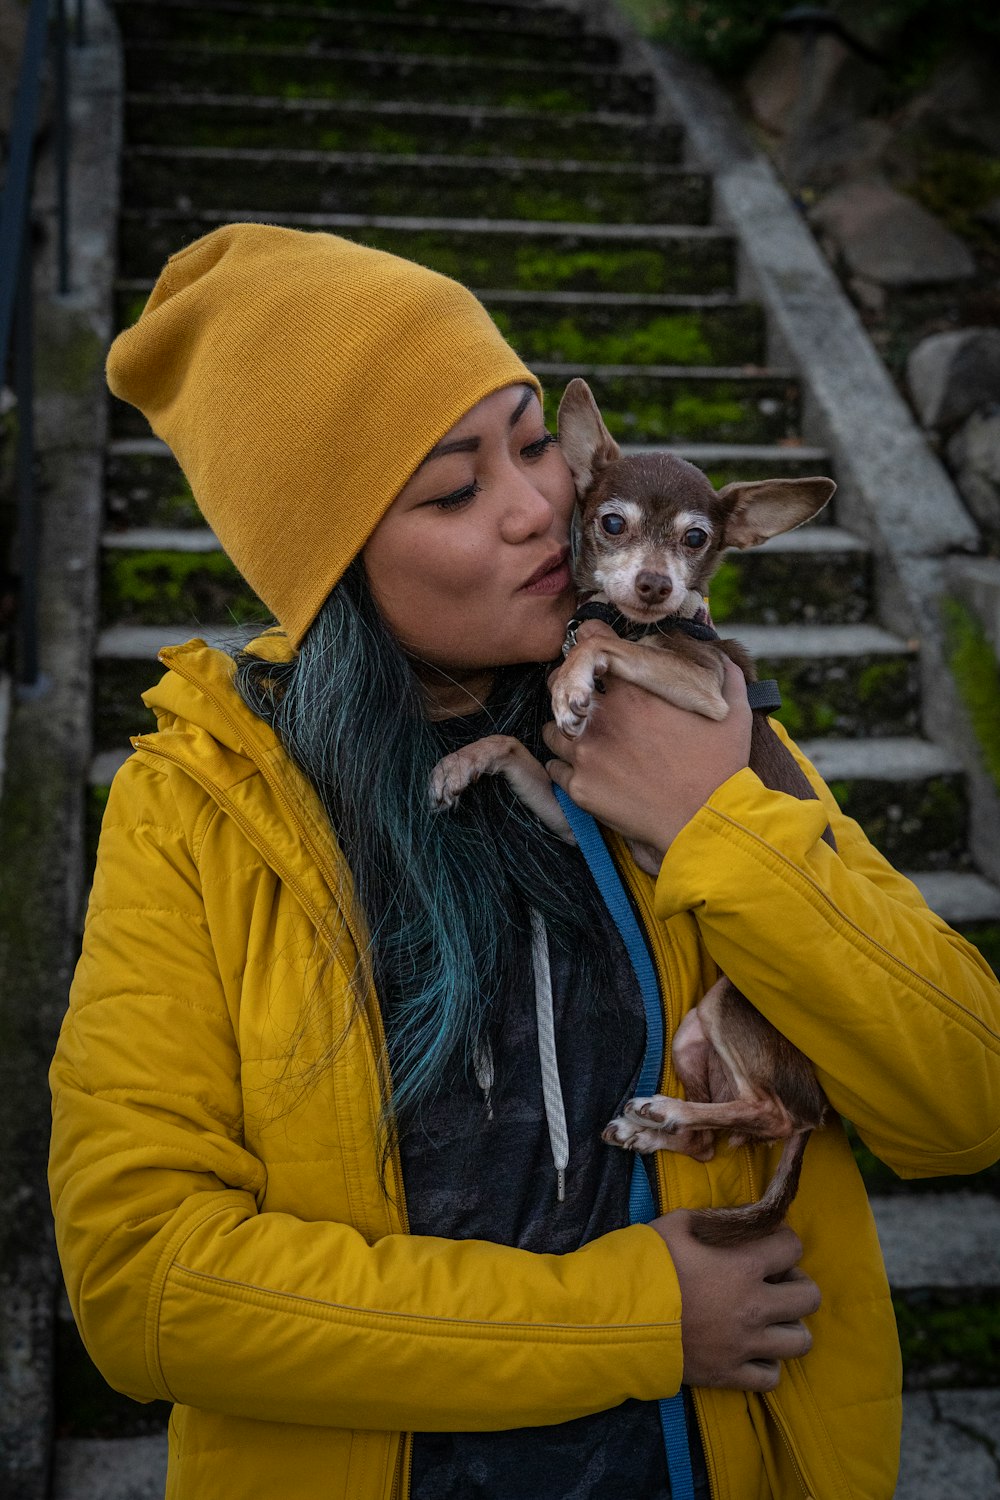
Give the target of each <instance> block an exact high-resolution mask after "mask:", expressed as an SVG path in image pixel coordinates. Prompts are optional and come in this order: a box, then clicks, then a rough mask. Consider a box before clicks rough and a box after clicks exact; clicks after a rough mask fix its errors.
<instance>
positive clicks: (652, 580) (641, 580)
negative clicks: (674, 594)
mask: <svg viewBox="0 0 1000 1500" xmlns="http://www.w3.org/2000/svg"><path fill="white" fill-rule="evenodd" d="M670 588H671V583H670V579H669V578H668V577H667V575H666V574H665V573H652V572H650V571H649V570H648V569H647V568H644V569H643V571H642V572H641V573H637V574H636V577H635V591H636V593H637V594H638V595H639V598H640V599H641V600H642V602H643V603H644V604H660V603H661V602H662V601H663V600H664V599H665V598H666V597H667V595H668V594H669V593H670Z"/></svg>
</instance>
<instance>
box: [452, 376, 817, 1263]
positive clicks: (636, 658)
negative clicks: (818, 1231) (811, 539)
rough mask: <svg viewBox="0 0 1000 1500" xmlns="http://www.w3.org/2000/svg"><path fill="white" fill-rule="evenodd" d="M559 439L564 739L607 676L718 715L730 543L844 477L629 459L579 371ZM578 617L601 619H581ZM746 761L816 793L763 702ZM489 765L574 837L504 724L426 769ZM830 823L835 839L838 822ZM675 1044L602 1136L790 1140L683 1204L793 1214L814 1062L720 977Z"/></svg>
mask: <svg viewBox="0 0 1000 1500" xmlns="http://www.w3.org/2000/svg"><path fill="white" fill-rule="evenodd" d="M559 443H560V446H561V448H562V451H563V453H564V455H565V457H566V460H567V462H568V464H569V466H570V469H571V471H572V473H573V478H574V481H575V483H576V490H577V498H578V511H577V517H576V521H575V547H574V554H575V557H574V578H575V582H576V585H577V589H578V591H579V594H580V597H581V604H582V607H581V609H580V611H579V612H578V615H577V618H576V619H574V620H573V621H572V622H571V624H570V629H569V633H568V636H567V644H566V647H565V648H564V655H565V658H566V659H565V661H564V663H563V665H562V666H561V667H559V668H558V670H557V671H556V672H555V674H554V676H553V677H552V679H551V681H550V689H551V693H552V710H553V717H554V718H555V720H556V723H557V724H558V726H559V728H560V729H561V730H562V731H563V733H564V734H566V735H568V736H569V737H570V738H575V737H577V736H578V735H580V734H582V733H583V732H584V731H585V729H586V725H587V722H588V719H589V718H590V715H591V713H592V711H593V706H594V697H595V693H598V692H599V691H600V689H601V685H602V682H603V679H604V678H606V677H607V676H608V675H615V676H618V677H621V678H623V679H625V680H626V681H629V682H634V683H636V684H638V685H639V686H641V687H644V688H646V689H647V690H648V691H649V692H651V693H655V694H656V695H657V696H658V697H661V698H665V699H666V700H667V701H669V702H671V703H674V704H676V705H677V706H678V707H681V708H685V709H689V710H692V711H694V712H696V713H701V714H705V715H707V716H708V717H710V718H714V719H722V718H724V717H725V716H726V714H727V712H728V705H727V704H726V701H725V698H724V697H723V694H722V685H723V681H724V676H725V666H724V657H726V656H728V657H729V658H730V660H732V661H733V662H735V663H736V665H737V666H738V667H739V668H740V669H741V671H742V672H743V674H744V676H745V677H746V679H747V681H748V683H750V682H754V681H755V679H756V674H755V671H754V668H753V663H752V661H751V659H750V657H749V656H748V654H747V653H746V651H745V650H744V649H743V648H742V647H741V646H740V645H739V643H738V642H736V641H732V640H727V641H721V640H719V639H718V637H716V636H715V633H714V631H713V630H712V629H711V626H710V625H709V622H708V615H707V610H706V607H705V600H704V595H705V593H706V592H707V587H708V583H709V580H710V579H711V577H712V574H713V573H714V571H715V569H716V567H717V566H718V564H719V562H720V560H721V555H722V552H723V550H724V549H725V548H727V547H739V548H744V547H752V546H755V545H757V544H758V543H760V542H763V541H766V540H767V539H768V538H769V537H772V536H777V535H778V534H779V533H781V532H784V531H790V530H792V529H793V528H794V527H796V526H800V525H801V524H802V523H803V522H804V521H807V520H810V519H811V518H812V517H813V516H814V515H816V514H817V513H818V512H819V511H820V510H822V508H823V506H824V505H825V504H826V503H827V501H828V500H829V498H830V496H831V495H832V494H833V491H834V489H835V488H836V486H835V485H834V483H833V481H832V480H830V479H821V478H814V479H765V480H761V481H758V482H756V483H746V484H739V483H736V484H729V485H726V486H725V488H724V489H721V490H718V491H716V490H714V489H713V488H712V486H711V484H710V483H709V481H708V479H707V478H706V476H705V475H704V474H703V473H702V472H701V470H700V469H697V468H695V466H694V465H693V464H689V463H687V462H685V461H684V460H683V459H681V458H678V457H677V456H676V455H675V454H671V453H653V454H649V455H641V456H636V457H630V458H623V457H622V456H621V451H620V449H619V447H618V445H617V443H616V442H615V440H614V438H613V437H612V436H611V434H610V433H609V432H608V430H607V428H606V427H605V425H604V422H603V420H602V418H601V414H600V412H599V410H598V408H597V404H596V402H595V401H594V397H593V395H592V393H591V391H590V388H589V387H588V386H587V384H586V382H585V381H583V380H573V381H571V382H570V384H569V385H568V386H567V388H566V392H565V394H564V396H563V399H562V401H561V403H560V406H559ZM581 615H582V616H583V617H584V618H587V619H590V618H594V619H598V620H602V621H604V626H603V627H602V626H591V627H588V626H586V625H583V624H581ZM609 624H610V625H611V626H612V628H613V630H614V631H615V634H612V632H611V630H609V629H607V628H606V626H607V625H609ZM578 628H579V629H580V630H581V637H580V639H579V640H578V639H577V634H576V632H577V629H578ZM623 637H624V638H623ZM749 763H750V767H751V769H752V770H753V771H754V772H756V774H757V775H758V776H759V777H760V779H761V781H763V782H764V784H765V785H766V786H768V787H770V788H772V789H773V790H774V791H781V792H787V793H789V794H790V795H792V796H795V797H799V798H813V797H814V796H815V793H814V792H813V790H812V787H811V786H810V785H809V782H808V781H807V779H806V777H805V776H804V775H803V773H802V772H801V770H800V769H799V767H798V765H797V764H796V762H795V760H794V758H793V757H792V755H791V754H790V753H789V751H788V750H787V749H786V748H785V747H784V745H783V744H782V743H781V741H780V740H779V739H778V737H777V735H776V734H775V733H774V730H773V729H772V728H771V726H770V724H769V722H768V719H767V715H766V712H765V711H764V710H763V709H755V710H754V713H753V728H752V734H751V744H750V762H749ZM483 775H503V776H505V777H506V778H507V780H508V781H509V783H510V785H511V787H512V788H513V790H514V791H515V793H516V794H517V795H518V796H519V797H520V798H521V799H522V801H524V802H525V803H526V804H527V805H528V806H529V807H530V808H531V809H532V810H533V811H534V812H535V813H536V814H537V816H538V817H539V818H540V819H541V820H542V822H543V823H545V824H546V825H547V826H548V827H549V828H551V829H552V830H553V831H554V832H556V833H558V834H559V835H560V837H562V838H565V839H567V840H568V841H569V842H573V835H572V833H571V832H570V830H569V827H568V824H567V822H566V819H565V817H564V815H563V813H562V810H561V808H560V807H559V804H558V802H557V801H556V798H555V795H554V793H553V791H552V784H551V782H550V781H549V778H548V776H547V775H546V773H545V771H544V769H543V767H542V766H541V765H540V764H539V763H538V761H537V760H535V758H534V756H532V755H531V754H530V752H529V751H528V750H527V749H526V747H525V746H524V745H522V744H520V742H519V741H517V740H515V739H512V738H510V737H509V736H505V735H490V736H489V737H488V738H486V739H483V740H478V741H476V742H475V744H472V745H468V746H466V747H464V748H463V749H461V750H457V751H455V752H454V753H452V754H451V755H448V756H446V757H445V758H444V759H443V760H442V761H440V762H439V764H438V765H437V766H436V767H435V770H434V773H433V776H432V784H431V793H432V797H433V798H434V801H435V803H436V805H437V806H438V807H441V808H446V807H451V806H453V805H454V803H455V801H456V800H457V798H458V797H459V796H460V795H461V793H462V791H463V790H464V789H465V787H467V786H468V785H469V784H470V783H471V782H473V781H475V780H478V778H479V777H480V776H483ZM824 837H825V838H826V839H827V842H828V843H830V844H831V845H833V847H836V845H835V844H834V840H833V834H832V832H831V831H830V829H827V831H826V833H825V835H824ZM631 847H632V852H633V854H634V856H635V859H636V861H637V863H638V864H639V865H640V866H641V867H642V868H643V869H645V870H646V871H647V872H648V873H650V874H653V875H656V874H658V873H659V859H658V858H657V856H656V853H655V851H653V850H651V849H648V848H645V847H644V846H642V845H637V844H633V845H632V846H631ZM672 1052H673V1059H674V1065H675V1070H676V1073H677V1077H678V1079H679V1080H680V1082H681V1084H682V1085H683V1087H684V1092H685V1098H684V1099H674V1098H667V1097H665V1096H663V1095H655V1096H654V1097H652V1098H649V1099H632V1100H630V1101H629V1102H628V1103H627V1104H626V1105H625V1106H624V1108H623V1110H622V1113H621V1115H620V1116H619V1117H618V1118H616V1119H614V1120H612V1121H611V1123H610V1124H609V1125H608V1126H607V1127H606V1129H605V1131H604V1133H603V1134H604V1139H605V1140H606V1141H607V1142H608V1143H609V1144H612V1145H617V1146H623V1147H625V1148H626V1149H628V1150H631V1151H639V1152H644V1153H645V1152H650V1151H657V1150H664V1149H666V1150H672V1151H680V1152H683V1153H684V1154H686V1155H689V1156H692V1157H694V1158H695V1159H697V1160H699V1161H708V1160H709V1159H710V1158H711V1157H712V1155H713V1153H714V1149H715V1148H714V1136H715V1135H716V1134H717V1133H719V1132H723V1131H726V1132H729V1136H730V1144H732V1145H738V1144H741V1143H742V1142H744V1141H748V1140H758V1141H776V1140H783V1141H784V1142H785V1145H784V1149H783V1150H782V1153H781V1158H780V1160H779V1162H778V1166H777V1170H776V1172H775V1175H774V1177H773V1178H772V1181H771V1183H770V1185H769V1186H768V1188H767V1191H766V1192H765V1194H764V1196H763V1197H762V1198H761V1199H760V1201H759V1202H757V1203H748V1204H744V1205H742V1206H741V1207H738V1208H720V1209H701V1210H698V1211H697V1212H695V1213H694V1214H692V1216H691V1218H692V1231H693V1233H694V1234H695V1235H696V1237H697V1238H698V1239H700V1240H701V1241H702V1242H703V1243H705V1244H710V1245H737V1244H742V1243H745V1242H746V1241H749V1240H753V1239H758V1238H761V1237H762V1236H763V1235H766V1234H769V1233H770V1232H771V1231H772V1230H773V1229H775V1228H776V1227H777V1226H778V1225H779V1224H780V1223H781V1221H782V1220H783V1219H784V1217H785V1214H786V1212H787V1210H788V1207H789V1205H790V1204H791V1202H792V1199H793V1198H794V1196H795V1192H796V1189H797V1187H798V1180H799V1172H800V1170H801V1165H802V1157H803V1153H804V1151H805V1148H806V1144H807V1142H808V1139H809V1136H810V1134H811V1132H812V1131H813V1130H814V1129H815V1128H816V1127H817V1126H819V1125H821V1124H822V1123H823V1121H824V1119H825V1118H826V1115H827V1112H828V1109H829V1105H828V1104H827V1100H826V1096H825V1095H824V1093H823V1090H822V1089H821V1087H820V1085H819V1083H818V1081H817V1079H816V1076H815V1073H814V1072H813V1069H812V1065H811V1064H810V1063H809V1061H808V1060H807V1059H806V1058H805V1057H804V1056H803V1054H802V1053H801V1052H799V1051H798V1050H797V1048H795V1047H793V1046H792V1044H791V1043H790V1042H789V1041H788V1040H787V1039H786V1038H785V1037H783V1036H782V1035H781V1034H780V1032H778V1031H776V1030H775V1028H774V1027H773V1026H772V1025H771V1023H770V1022H769V1021H767V1020H765V1019H764V1017H763V1016H761V1015H760V1014H759V1012H758V1011H756V1010H755V1009H754V1008H753V1006H752V1005H751V1004H750V1002H749V1001H748V1000H747V999H746V997H745V996H744V995H742V994H741V993H740V991H739V990H738V989H737V988H736V987H735V985H733V984H731V983H730V982H729V980H727V979H725V978H723V979H721V980H719V982H718V983H716V984H715V985H713V987H712V989H711V990H710V991H709V992H708V994H707V995H706V996H705V997H704V999H703V1000H702V1001H701V1002H700V1003H699V1005H698V1006H697V1007H696V1008H695V1010H694V1011H692V1012H691V1013H690V1014H689V1015H688V1016H687V1017H686V1018H685V1020H684V1021H683V1022H682V1024H681V1026H680V1027H679V1028H678V1031H677V1035H676V1036H675V1038H674V1043H673V1049H672Z"/></svg>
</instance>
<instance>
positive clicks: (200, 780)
mask: <svg viewBox="0 0 1000 1500" xmlns="http://www.w3.org/2000/svg"><path fill="white" fill-rule="evenodd" d="M174 670H176V668H175V669H174ZM180 675H182V676H183V675H184V674H183V673H182V674H180ZM189 680H190V679H189ZM196 685H197V684H196ZM206 696H208V695H206ZM212 701H213V702H214V701H215V700H214V699H213V700H212ZM217 706H218V705H217ZM229 722H230V723H232V720H229ZM233 727H234V728H236V727H237V726H235V725H234V726H233ZM133 745H134V746H135V748H136V749H137V750H139V749H141V750H143V751H144V752H145V753H146V754H147V755H153V756H157V755H158V756H160V757H161V758H162V759H163V760H167V761H170V762H171V764H172V765H175V766H179V767H180V769H181V770H182V771H184V772H185V774H186V775H188V776H190V777H191V779H192V781H195V782H197V784H198V785H199V786H200V787H201V788H202V790H203V791H205V792H207V793H208V795H209V796H210V797H211V798H212V800H213V801H214V802H216V804H217V805H218V806H220V807H222V806H223V803H222V802H220V801H219V796H218V789H217V788H216V787H215V786H214V785H213V783H212V782H211V780H210V779H209V778H208V777H205V776H199V775H198V774H197V773H196V772H195V771H194V770H192V768H191V766H190V765H189V764H188V762H187V761H185V760H184V759H183V757H181V756H178V755H173V754H171V753H170V751H168V750H164V749H163V747H162V746H160V745H152V744H150V743H149V742H148V741H147V740H146V738H145V736H143V735H137V736H136V738H135V739H134V740H133ZM258 769H259V768H258ZM261 774H263V773H261ZM264 779H265V781H267V782H268V785H269V786H271V787H272V790H273V791H274V792H275V794H276V796H278V798H279V800H280V801H281V803H282V805H283V806H284V807H285V809H286V811H287V812H288V813H289V815H290V817H291V819H292V821H293V823H294V824H295V825H296V826H297V827H300V828H301V827H302V824H301V822H300V820H299V819H298V818H296V816H295V809H294V807H293V806H292V804H291V803H290V802H289V801H288V799H287V797H285V796H284V795H283V793H282V792H281V790H280V788H278V787H276V786H274V784H273V783H272V782H270V781H269V780H268V778H267V777H265V778H264ZM225 812H226V815H227V817H230V818H232V820H233V822H234V823H235V824H236V825H237V827H238V828H240V829H242V831H243V832H244V833H245V834H246V835H247V838H248V839H249V840H250V842H251V843H252V844H254V845H255V846H256V847H261V848H262V850H263V851H264V852H265V853H266V854H269V855H270V856H271V859H272V860H273V865H272V868H276V867H278V866H281V867H282V868H284V861H282V860H280V859H279V858H278V856H277V854H276V853H275V851H274V849H273V848H272V846H271V845H270V844H269V843H268V842H267V840H266V839H262V838H260V836H259V833H258V830H257V829H255V828H254V825H253V824H252V822H251V821H250V819H249V818H246V817H244V815H243V814H242V813H241V812H240V811H238V809H237V808H235V807H234V806H233V804H232V803H231V802H229V801H226V803H225ZM282 878H285V877H282ZM287 883H288V885H289V886H290V887H291V889H293V890H294V891H295V894H296V896H297V898H298V900H299V901H300V902H301V903H302V906H303V907H304V909H305V910H306V912H307V913H308V914H309V917H310V918H311V920H312V922H313V924H314V925H315V927H316V930H317V932H319V933H321V934H322V935H323V936H324V937H325V938H326V940H327V942H328V943H330V942H331V938H330V933H329V928H328V924H327V920H326V916H325V914H324V913H323V912H321V911H320V909H319V908H318V907H317V905H316V903H315V902H314V901H313V899H312V897H311V896H310V895H309V894H308V892H307V891H306V890H305V889H304V888H303V887H302V885H301V884H300V882H299V881H297V880H296V879H295V878H294V875H293V876H291V877H290V878H289V879H288V880H287ZM344 924H345V926H346V927H347V930H348V932H349V934H350V936H351V941H352V942H353V943H354V946H355V948H356V950H357V951H358V952H359V953H360V952H361V951H362V950H361V947H360V946H359V939H358V935H357V932H356V930H355V928H354V926H353V924H352V922H351V919H350V916H349V914H348V913H347V912H346V911H345V912H344ZM362 1013H363V1016H364V1022H365V1026H366V1028H367V1032H368V1042H369V1047H370V1049H371V1054H372V1061H373V1063H374V1064H375V1067H374V1072H375V1073H376V1075H378V1073H379V1066H378V1059H379V1057H380V1056H381V1055H382V1051H383V1049H382V1048H380V1046H379V1043H380V1042H381V1041H384V1037H383V1036H381V1035H380V1033H381V1029H382V1028H381V1017H379V1023H378V1031H376V1026H375V1021H374V1019H373V1014H377V1013H378V1003H377V1001H376V999H375V995H374V992H373V991H371V990H370V991H369V995H368V1001H367V1003H366V1004H365V1006H364V1007H363V1011H362ZM389 1160H390V1164H391V1166H392V1175H393V1182H394V1186H395V1190H396V1200H395V1201H396V1209H397V1212H398V1213H399V1216H400V1220H401V1222H402V1226H403V1232H404V1233H407V1232H408V1231H409V1224H408V1222H407V1216H406V1203H405V1199H404V1197H403V1168H402V1163H401V1161H400V1160H399V1152H398V1149H397V1148H396V1147H393V1149H392V1152H391V1154H390V1158H389Z"/></svg>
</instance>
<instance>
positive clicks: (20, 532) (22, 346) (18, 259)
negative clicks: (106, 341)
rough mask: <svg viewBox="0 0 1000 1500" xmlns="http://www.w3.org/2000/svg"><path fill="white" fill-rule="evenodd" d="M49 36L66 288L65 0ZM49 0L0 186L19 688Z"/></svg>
mask: <svg viewBox="0 0 1000 1500" xmlns="http://www.w3.org/2000/svg"><path fill="white" fill-rule="evenodd" d="M51 10H52V19H53V22H54V25H53V28H52V34H53V40H54V44H55V47H54V50H55V57H54V77H55V100H54V106H55V120H56V183H57V198H58V226H59V246H58V262H59V291H60V292H61V293H63V294H65V293H66V292H68V291H69V212H68V208H69V205H68V197H69V193H68V167H67V164H68V160H69V112H68V83H67V67H66V45H67V30H68V28H67V25H66V11H65V0H54V5H51ZM49 19H50V0H31V5H30V8H29V10H28V19H27V24H26V28H25V35H24V48H23V51H22V53H21V66H20V70H19V73H18V81H17V91H16V93H15V95H14V107H13V111H12V116H11V131H10V147H9V151H8V156H7V171H6V175H5V178H4V183H3V188H2V191H0V377H2V376H4V375H5V373H6V371H7V368H8V362H9V361H11V356H12V355H13V359H12V364H13V389H14V395H15V398H16V400H17V416H18V426H17V457H16V461H15V483H16V487H17V540H18V548H19V553H20V558H19V562H20V597H19V599H18V605H17V633H18V637H19V645H20V650H19V652H18V661H17V677H18V681H19V682H20V684H21V685H22V686H23V687H25V688H31V687H33V686H35V685H36V684H37V683H38V681H39V669H38V609H37V593H38V577H37V536H38V522H37V515H36V506H35V488H34V468H35V447H34V423H33V403H34V368H33V360H32V322H33V320H32V302H33V296H34V292H33V285H32V261H31V186H32V177H33V169H34V162H35V139H36V136H37V133H38V119H39V110H40V104H41V96H42V73H43V69H44V65H45V57H46V50H47V43H48V37H49ZM76 40H77V45H80V43H81V42H82V40H83V4H82V0H77V14H76Z"/></svg>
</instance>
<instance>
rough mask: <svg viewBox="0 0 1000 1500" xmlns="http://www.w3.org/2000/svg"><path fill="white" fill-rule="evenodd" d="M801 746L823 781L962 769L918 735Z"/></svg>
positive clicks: (909, 777) (914, 776) (903, 777)
mask: <svg viewBox="0 0 1000 1500" xmlns="http://www.w3.org/2000/svg"><path fill="white" fill-rule="evenodd" d="M799 749H800V750H801V751H802V753H803V755H805V756H807V757H808V759H809V760H811V761H812V763H813V765H814V766H815V767H816V769H817V771H818V772H819V773H820V775H821V776H822V777H823V780H824V781H855V780H858V781H860V780H864V781H883V780H884V781H919V780H923V779H924V778H925V777H929V776H957V775H961V774H962V771H963V766H962V763H961V761H960V760H958V759H957V758H956V757H955V756H953V755H950V754H949V753H948V751H947V750H944V749H942V748H941V746H940V745H935V744H934V743H933V742H932V741H931V740H922V739H919V738H917V736H915V735H886V736H884V737H880V738H878V739H857V740H841V739H832V738H831V739H818V740H800V741H799Z"/></svg>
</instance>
